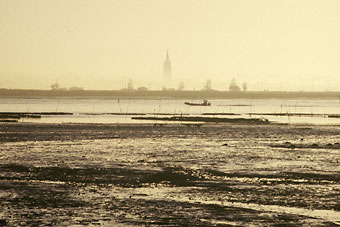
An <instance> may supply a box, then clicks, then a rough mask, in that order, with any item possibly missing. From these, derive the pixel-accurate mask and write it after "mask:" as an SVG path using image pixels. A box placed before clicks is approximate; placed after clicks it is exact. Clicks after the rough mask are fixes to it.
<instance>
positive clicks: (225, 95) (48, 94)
mask: <svg viewBox="0 0 340 227" xmlns="http://www.w3.org/2000/svg"><path fill="white" fill-rule="evenodd" d="M6 98H22V99H25V98H27V99H29V98H73V99H89V98H91V99H303V98H307V99H339V100H340V91H339V92H335V91H330V92H304V91H293V92H291V91H247V92H230V91H216V90H212V91H160V90H158V91H157V90H151V91H137V90H132V91H127V90H78V91H68V90H66V91H65V90H56V91H55V90H26V89H0V99H6Z"/></svg>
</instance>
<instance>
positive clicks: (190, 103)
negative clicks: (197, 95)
mask: <svg viewBox="0 0 340 227" xmlns="http://www.w3.org/2000/svg"><path fill="white" fill-rule="evenodd" d="M184 104H185V105H189V106H210V105H211V103H210V102H208V100H206V99H205V100H203V102H201V103H194V102H185V103H184Z"/></svg>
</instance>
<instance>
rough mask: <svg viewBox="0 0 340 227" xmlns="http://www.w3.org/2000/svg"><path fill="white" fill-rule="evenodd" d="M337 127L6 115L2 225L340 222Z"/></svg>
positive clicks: (0, 157)
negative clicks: (31, 119)
mask: <svg viewBox="0 0 340 227" xmlns="http://www.w3.org/2000/svg"><path fill="white" fill-rule="evenodd" d="M339 143H340V126H313V125H230V124H218V125H216V124H206V125H203V126H202V127H186V126H182V125H164V126H153V125H146V124H143V125H137V124H136V125H109V124H61V125H58V124H33V123H1V124H0V225H8V226H27V225H58V226H70V225H89V224H90V225H107V226H133V225H136V226H140V225H143V226H145V225H146V226H248V225H254V226H263V225H264V226H300V225H305V226H339V225H340V145H339Z"/></svg>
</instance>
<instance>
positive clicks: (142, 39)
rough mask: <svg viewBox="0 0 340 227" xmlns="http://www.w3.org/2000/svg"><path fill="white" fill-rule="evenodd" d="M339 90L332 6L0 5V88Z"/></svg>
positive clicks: (246, 2)
mask: <svg viewBox="0 0 340 227" xmlns="http://www.w3.org/2000/svg"><path fill="white" fill-rule="evenodd" d="M167 50H169V55H170V60H171V64H172V81H171V82H170V83H169V84H167V87H174V88H177V87H178V84H179V83H180V82H182V81H183V84H184V86H185V89H188V90H192V89H194V88H195V89H196V90H199V89H202V88H203V85H204V83H205V82H206V81H207V80H208V79H210V80H211V82H212V83H211V85H212V86H211V87H212V88H213V89H218V90H227V89H228V86H229V83H230V81H231V80H232V79H233V78H235V79H236V81H237V82H238V84H239V85H241V84H242V83H243V82H244V81H245V82H247V84H248V90H264V89H267V90H305V91H312V90H314V91H324V90H340V1H339V0H204V1H203V0H169V1H166V0H99V1H95V0H31V1H28V0H0V78H1V79H0V88H10V87H11V88H25V89H26V88H27V89H28V88H34V89H49V88H50V86H51V84H53V83H55V82H57V81H58V83H59V84H60V86H62V87H63V86H64V87H71V86H81V87H84V88H85V89H105V90H106V89H120V88H122V87H126V86H127V83H128V81H129V79H130V78H131V79H132V81H133V84H134V87H135V88H137V87H141V86H144V87H148V88H151V89H160V88H161V87H162V86H163V82H162V79H163V64H164V60H165V56H166V51H167Z"/></svg>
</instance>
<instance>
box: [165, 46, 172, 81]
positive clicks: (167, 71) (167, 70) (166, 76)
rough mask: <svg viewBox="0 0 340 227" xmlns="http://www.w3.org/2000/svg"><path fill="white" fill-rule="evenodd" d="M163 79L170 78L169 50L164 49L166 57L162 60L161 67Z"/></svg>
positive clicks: (167, 79)
mask: <svg viewBox="0 0 340 227" xmlns="http://www.w3.org/2000/svg"><path fill="white" fill-rule="evenodd" d="M163 79H164V81H167V82H168V81H170V80H171V62H170V58H169V51H166V59H165V61H164V67H163Z"/></svg>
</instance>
